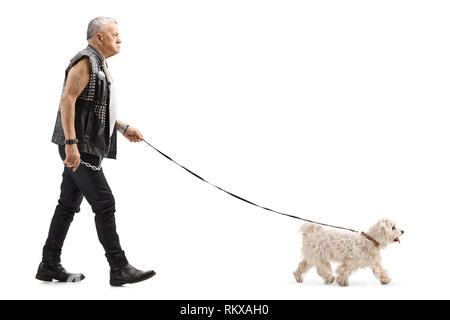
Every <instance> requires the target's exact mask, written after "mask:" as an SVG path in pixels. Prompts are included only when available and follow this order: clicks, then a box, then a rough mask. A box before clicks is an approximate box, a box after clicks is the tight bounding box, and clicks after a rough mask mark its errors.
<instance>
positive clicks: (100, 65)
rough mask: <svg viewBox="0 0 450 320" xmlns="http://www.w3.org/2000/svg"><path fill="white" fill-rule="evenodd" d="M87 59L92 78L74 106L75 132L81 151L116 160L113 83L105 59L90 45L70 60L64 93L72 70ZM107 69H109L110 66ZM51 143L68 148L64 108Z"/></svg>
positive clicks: (59, 112) (59, 109) (57, 117)
mask: <svg viewBox="0 0 450 320" xmlns="http://www.w3.org/2000/svg"><path fill="white" fill-rule="evenodd" d="M84 57H88V58H89V65H90V78H89V83H88V85H87V86H86V88H84V90H83V92H81V94H80V95H79V96H78V98H77V100H76V102H75V132H76V135H77V138H78V139H79V143H78V150H79V151H80V152H86V153H89V154H93V155H97V156H101V157H104V158H112V159H116V155H117V130H115V129H114V130H113V134H112V136H111V137H109V132H110V128H109V95H110V86H111V79H110V78H109V76H108V72H106V70H105V67H104V63H106V61H105V58H104V57H103V55H102V54H101V53H100V52H99V51H98V50H97V49H96V48H94V47H93V46H91V45H90V44H88V46H87V47H86V48H84V49H83V50H81V51H80V52H78V53H77V54H76V55H75V56H74V57H73V58H72V59H71V60H70V63H69V65H68V67H67V68H66V74H65V78H64V85H63V90H62V93H63V92H64V89H65V87H66V81H67V75H68V74H69V70H70V68H72V67H73V66H74V65H75V64H76V63H77V62H79V61H80V60H81V59H82V58H84ZM106 66H108V64H107V63H106ZM62 93H61V96H62ZM51 141H52V142H53V143H56V144H58V145H63V144H65V136H64V130H63V127H62V122H61V106H59V108H58V114H57V116H56V123H55V128H54V130H53V136H52V139H51Z"/></svg>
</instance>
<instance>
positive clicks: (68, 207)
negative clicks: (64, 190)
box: [55, 199, 80, 216]
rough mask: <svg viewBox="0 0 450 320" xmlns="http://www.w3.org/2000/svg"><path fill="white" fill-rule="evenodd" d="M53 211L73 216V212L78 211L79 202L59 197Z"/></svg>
mask: <svg viewBox="0 0 450 320" xmlns="http://www.w3.org/2000/svg"><path fill="white" fill-rule="evenodd" d="M55 211H56V213H57V214H61V215H70V216H73V215H74V214H75V213H78V212H80V204H79V203H77V202H66V201H63V200H61V199H59V200H58V204H57V205H56V210H55Z"/></svg>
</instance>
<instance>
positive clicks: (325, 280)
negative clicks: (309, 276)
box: [323, 277, 335, 284]
mask: <svg viewBox="0 0 450 320" xmlns="http://www.w3.org/2000/svg"><path fill="white" fill-rule="evenodd" d="M334 279H335V277H331V278H328V279H324V280H323V281H324V282H325V284H331V283H333V282H334Z"/></svg>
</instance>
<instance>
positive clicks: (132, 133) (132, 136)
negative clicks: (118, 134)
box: [124, 127, 144, 142]
mask: <svg viewBox="0 0 450 320" xmlns="http://www.w3.org/2000/svg"><path fill="white" fill-rule="evenodd" d="M124 136H125V138H127V139H128V140H129V141H130V142H140V141H142V139H144V136H143V135H142V133H141V132H140V131H139V130H138V129H136V128H133V127H128V128H127V131H125V133H124Z"/></svg>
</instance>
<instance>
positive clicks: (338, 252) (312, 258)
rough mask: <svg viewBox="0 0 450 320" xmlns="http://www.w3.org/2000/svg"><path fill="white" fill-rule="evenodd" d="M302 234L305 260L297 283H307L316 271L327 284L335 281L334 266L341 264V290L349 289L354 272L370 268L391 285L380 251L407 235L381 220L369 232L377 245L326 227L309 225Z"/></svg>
mask: <svg viewBox="0 0 450 320" xmlns="http://www.w3.org/2000/svg"><path fill="white" fill-rule="evenodd" d="M300 232H301V234H302V236H303V246H302V255H303V259H302V261H301V262H300V263H299V265H298V268H297V270H296V271H294V276H295V279H296V280H297V282H303V277H304V275H305V274H306V272H308V270H309V269H311V268H312V267H316V270H317V273H318V274H319V276H320V277H321V278H322V279H323V280H324V281H325V283H326V284H329V283H332V282H333V281H334V280H335V277H334V275H333V270H332V269H331V264H330V262H337V263H339V266H338V267H337V269H336V276H337V278H336V281H337V283H338V284H339V285H341V286H347V285H348V278H349V276H350V274H351V273H352V272H355V271H356V270H358V269H360V268H365V267H370V268H371V269H372V271H373V274H374V275H375V277H376V278H377V279H378V280H379V281H380V282H381V283H382V284H388V283H389V282H390V281H391V278H390V277H389V275H388V272H387V270H386V269H385V268H383V266H382V265H381V255H380V249H384V248H385V247H386V246H387V245H389V244H390V243H393V242H397V241H399V237H400V236H401V235H402V234H403V233H404V231H403V230H400V229H398V228H397V226H396V225H395V222H394V221H392V220H389V219H387V218H384V219H381V220H380V221H378V222H377V223H376V224H375V225H373V226H372V227H371V228H370V229H369V231H368V232H367V233H368V234H369V235H370V236H371V237H372V238H374V239H375V240H376V241H377V242H378V243H379V246H376V245H375V243H374V242H372V241H371V240H369V239H367V238H366V237H363V236H362V235H360V234H356V233H346V232H341V231H334V230H327V229H325V228H323V227H322V226H319V225H315V224H311V223H305V224H303V225H302V226H301V228H300Z"/></svg>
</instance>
